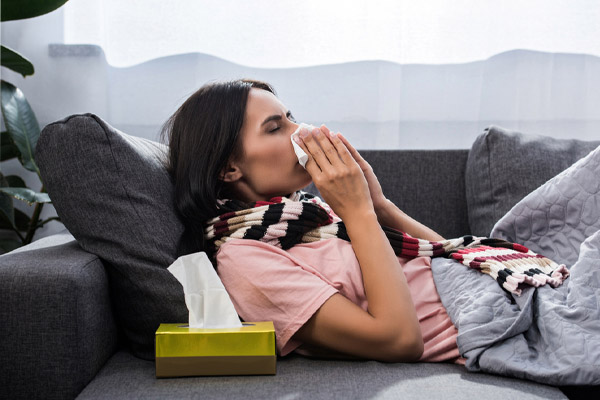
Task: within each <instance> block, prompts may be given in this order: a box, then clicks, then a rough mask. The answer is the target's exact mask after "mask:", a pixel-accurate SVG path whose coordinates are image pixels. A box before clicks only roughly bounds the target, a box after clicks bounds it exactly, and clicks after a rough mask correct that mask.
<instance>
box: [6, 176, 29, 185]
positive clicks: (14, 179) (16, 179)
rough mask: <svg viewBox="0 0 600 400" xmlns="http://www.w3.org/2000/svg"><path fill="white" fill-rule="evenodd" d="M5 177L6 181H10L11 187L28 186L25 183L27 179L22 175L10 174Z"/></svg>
mask: <svg viewBox="0 0 600 400" xmlns="http://www.w3.org/2000/svg"><path fill="white" fill-rule="evenodd" d="M5 178H6V182H8V186H9V187H21V188H24V187H27V185H25V181H24V180H23V178H21V177H20V176H17V175H8V176H5Z"/></svg>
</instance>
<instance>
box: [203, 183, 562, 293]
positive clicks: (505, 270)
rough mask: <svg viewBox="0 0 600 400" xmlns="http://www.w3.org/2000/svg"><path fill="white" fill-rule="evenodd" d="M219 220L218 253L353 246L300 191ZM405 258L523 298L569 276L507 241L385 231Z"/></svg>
mask: <svg viewBox="0 0 600 400" xmlns="http://www.w3.org/2000/svg"><path fill="white" fill-rule="evenodd" d="M218 206H219V207H218V208H219V214H220V215H219V216H218V217H215V218H213V219H211V220H210V221H208V222H207V226H206V230H205V237H206V239H207V240H208V242H209V243H210V244H212V246H213V248H212V250H213V254H214V253H215V252H216V250H218V249H219V247H220V246H221V245H222V244H223V243H225V242H227V241H228V240H232V239H251V240H259V241H261V242H265V243H268V244H271V245H273V246H276V247H279V248H282V249H283V250H287V249H289V248H291V247H293V246H294V245H296V244H298V243H310V242H315V241H318V240H323V239H330V238H339V239H343V240H347V241H350V238H349V237H348V234H347V232H346V228H345V226H344V223H343V222H342V220H341V219H340V218H339V217H338V216H337V215H335V214H334V213H333V211H332V210H331V208H330V207H329V206H328V205H327V204H326V203H325V202H323V201H322V200H321V199H320V198H319V197H316V196H313V195H311V194H309V193H306V192H301V191H300V192H296V193H294V194H292V195H291V196H290V197H289V198H288V197H274V198H272V199H271V200H269V201H258V202H255V203H251V204H248V203H244V202H241V201H238V200H219V201H218ZM382 229H383V231H384V233H385V235H386V236H387V238H388V240H389V242H390V244H391V246H392V248H393V249H394V252H395V253H396V255H397V256H399V257H407V258H415V257H421V256H428V257H446V258H452V259H454V260H457V261H459V262H460V263H462V264H463V265H466V266H468V267H471V268H475V269H477V270H479V271H481V272H483V273H485V274H488V275H490V276H491V277H492V278H494V279H495V280H496V281H497V282H498V284H500V286H501V287H502V288H503V289H505V290H507V291H508V292H511V293H514V294H516V295H520V294H521V288H520V285H521V284H525V285H530V286H535V287H538V286H541V285H545V284H546V283H548V284H550V285H551V286H552V287H556V286H558V285H560V284H561V283H562V282H563V281H564V280H565V279H566V278H567V277H568V276H569V271H568V270H567V268H566V266H565V265H564V264H561V265H558V264H557V263H555V262H554V261H552V260H550V259H549V258H546V257H544V256H542V255H539V254H535V253H534V252H533V251H531V250H529V249H528V248H527V247H525V246H522V245H520V244H516V243H511V242H508V241H506V240H502V239H494V238H485V237H476V236H471V235H467V236H462V237H459V238H455V239H447V240H442V241H439V242H433V241H429V240H424V239H418V238H414V237H412V236H410V235H409V234H407V233H405V232H401V231H399V230H396V229H393V228H388V227H384V226H382Z"/></svg>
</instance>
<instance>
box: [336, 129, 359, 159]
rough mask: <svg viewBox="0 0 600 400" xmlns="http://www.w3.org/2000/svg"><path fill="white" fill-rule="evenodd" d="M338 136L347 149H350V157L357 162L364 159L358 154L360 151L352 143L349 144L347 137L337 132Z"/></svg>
mask: <svg viewBox="0 0 600 400" xmlns="http://www.w3.org/2000/svg"><path fill="white" fill-rule="evenodd" d="M339 137H340V139H341V141H342V142H343V143H344V144H345V145H346V147H347V148H348V150H349V151H350V154H352V157H353V158H354V159H355V160H356V161H357V162H359V163H360V162H361V161H364V159H363V158H362V156H361V155H360V153H359V152H358V151H357V150H356V149H355V148H354V146H352V144H350V142H349V141H348V139H346V138H345V137H344V136H343V135H342V134H341V133H340V134H339Z"/></svg>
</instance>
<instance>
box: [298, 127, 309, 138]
mask: <svg viewBox="0 0 600 400" xmlns="http://www.w3.org/2000/svg"><path fill="white" fill-rule="evenodd" d="M298 135H299V136H300V137H302V138H305V137H307V136H308V130H306V129H305V128H302V129H300V133H299V134H298Z"/></svg>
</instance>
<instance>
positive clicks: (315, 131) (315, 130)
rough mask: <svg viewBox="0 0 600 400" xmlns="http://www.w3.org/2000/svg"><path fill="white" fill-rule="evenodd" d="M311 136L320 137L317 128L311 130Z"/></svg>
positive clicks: (319, 131)
mask: <svg viewBox="0 0 600 400" xmlns="http://www.w3.org/2000/svg"><path fill="white" fill-rule="evenodd" d="M313 135H315V137H319V136H321V130H320V129H319V128H315V129H313Z"/></svg>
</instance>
